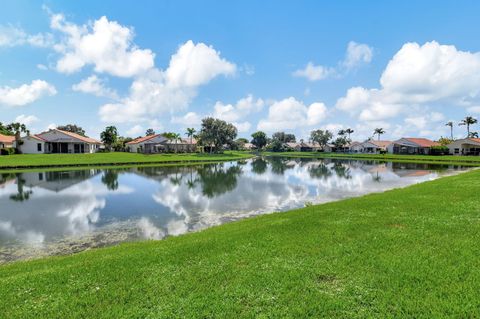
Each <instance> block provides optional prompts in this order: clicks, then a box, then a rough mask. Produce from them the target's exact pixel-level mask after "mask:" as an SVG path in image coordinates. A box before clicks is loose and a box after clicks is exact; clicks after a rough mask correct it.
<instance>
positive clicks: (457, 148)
mask: <svg viewBox="0 0 480 319" xmlns="http://www.w3.org/2000/svg"><path fill="white" fill-rule="evenodd" d="M447 147H448V151H449V153H450V154H452V155H480V138H464V139H461V140H456V141H454V142H452V143H450V144H448V145H447Z"/></svg>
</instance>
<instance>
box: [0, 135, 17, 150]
mask: <svg viewBox="0 0 480 319" xmlns="http://www.w3.org/2000/svg"><path fill="white" fill-rule="evenodd" d="M14 146H15V136H10V135H3V134H0V149H2V148H10V147H14Z"/></svg>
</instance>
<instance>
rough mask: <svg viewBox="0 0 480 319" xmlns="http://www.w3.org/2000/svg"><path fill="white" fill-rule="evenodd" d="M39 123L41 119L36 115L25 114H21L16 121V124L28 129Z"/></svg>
mask: <svg viewBox="0 0 480 319" xmlns="http://www.w3.org/2000/svg"><path fill="white" fill-rule="evenodd" d="M38 121H39V119H38V117H36V116H35V115H25V114H21V115H19V116H17V117H16V118H15V120H14V122H16V123H21V124H25V125H26V126H27V127H28V126H30V125H32V124H33V123H35V122H38Z"/></svg>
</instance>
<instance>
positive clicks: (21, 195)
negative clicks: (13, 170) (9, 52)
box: [10, 174, 33, 202]
mask: <svg viewBox="0 0 480 319" xmlns="http://www.w3.org/2000/svg"><path fill="white" fill-rule="evenodd" d="M16 177H17V194H14V195H10V199H11V200H13V201H16V202H23V201H26V200H28V199H29V198H30V195H32V193H33V191H32V190H30V189H29V190H24V189H23V187H24V186H25V180H24V179H23V178H22V174H16Z"/></svg>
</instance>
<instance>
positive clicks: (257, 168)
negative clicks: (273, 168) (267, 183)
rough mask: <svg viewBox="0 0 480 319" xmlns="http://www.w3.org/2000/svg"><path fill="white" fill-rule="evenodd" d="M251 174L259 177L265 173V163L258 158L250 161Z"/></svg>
mask: <svg viewBox="0 0 480 319" xmlns="http://www.w3.org/2000/svg"><path fill="white" fill-rule="evenodd" d="M251 165H252V172H254V173H255V174H258V175H261V174H263V173H265V172H266V171H267V161H266V160H264V159H263V158H261V157H258V158H256V159H254V160H253V161H252V164H251Z"/></svg>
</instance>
